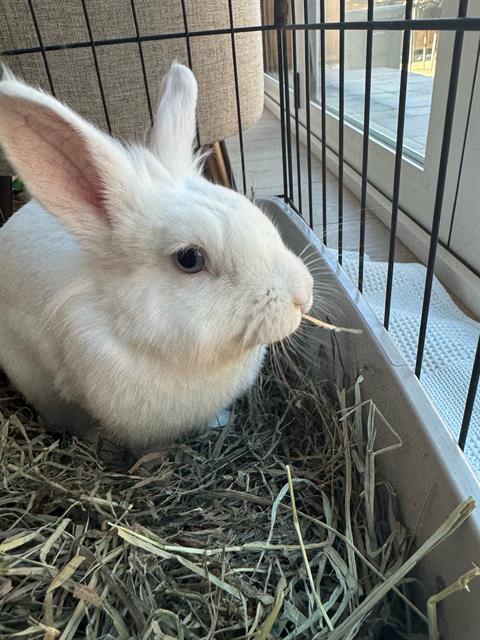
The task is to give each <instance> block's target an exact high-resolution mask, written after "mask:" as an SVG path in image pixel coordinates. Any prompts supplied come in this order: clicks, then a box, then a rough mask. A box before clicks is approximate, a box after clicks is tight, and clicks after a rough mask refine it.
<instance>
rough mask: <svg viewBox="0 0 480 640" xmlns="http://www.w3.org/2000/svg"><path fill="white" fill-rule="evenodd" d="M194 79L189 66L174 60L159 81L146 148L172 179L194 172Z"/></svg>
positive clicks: (195, 95)
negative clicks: (158, 98) (153, 117)
mask: <svg viewBox="0 0 480 640" xmlns="http://www.w3.org/2000/svg"><path fill="white" fill-rule="evenodd" d="M196 108H197V81H196V80H195V76H194V75H193V73H192V72H191V71H190V69H189V68H188V67H185V66H184V65H182V64H178V63H175V62H174V63H173V64H172V66H171V67H170V71H169V72H168V73H167V75H166V76H165V78H164V79H163V83H162V90H161V95H160V103H159V105H158V109H157V113H156V115H155V122H154V125H153V128H152V131H151V134H150V140H149V147H150V150H151V151H152V152H153V153H154V154H155V155H156V156H157V158H158V159H159V160H160V162H161V163H162V164H163V165H164V167H165V168H166V169H168V171H169V172H170V174H171V175H172V176H173V177H174V178H184V177H186V176H188V175H192V174H193V173H195V172H196V169H195V161H194V153H193V144H194V140H195V134H196V118H195V112H196Z"/></svg>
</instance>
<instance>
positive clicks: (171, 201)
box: [0, 64, 312, 448]
mask: <svg viewBox="0 0 480 640" xmlns="http://www.w3.org/2000/svg"><path fill="white" fill-rule="evenodd" d="M196 93H197V87H196V81H195V78H194V76H193V74H192V73H191V72H190V71H189V70H188V69H187V68H186V67H183V66H181V65H178V64H174V65H172V68H171V70H170V71H169V73H168V75H167V76H166V79H165V81H164V84H163V91H162V96H161V101H160V105H159V108H158V113H157V116H156V119H155V125H154V127H153V130H152V132H151V135H150V139H149V147H148V148H147V147H140V146H130V147H126V146H123V145H121V144H120V143H119V142H117V141H115V140H113V139H112V138H111V137H109V136H107V135H106V134H104V133H102V132H100V131H99V130H98V129H96V128H95V127H94V126H93V125H91V124H90V123H87V122H86V121H85V120H83V119H82V118H80V116H78V115H76V114H75V113H73V112H72V111H71V110H70V109H68V108H67V107H66V106H64V105H62V104H61V103H59V102H58V101H57V100H55V99H54V98H52V97H51V96H48V95H47V94H45V93H43V92H41V91H38V90H36V89H33V88H31V87H29V86H27V85H25V84H23V83H22V82H20V81H18V80H16V79H15V78H14V77H13V76H11V75H10V74H5V75H4V80H3V81H2V82H0V142H1V143H2V146H3V148H4V150H5V152H6V155H7V157H8V158H9V159H10V161H11V163H12V164H13V166H14V167H16V169H17V171H18V173H19V175H20V176H21V177H22V178H23V180H24V181H25V183H26V185H27V186H28V188H29V190H30V192H31V193H32V195H33V197H34V198H35V200H33V201H31V202H30V203H29V204H27V205H25V206H24V207H22V209H21V210H20V211H18V212H17V213H16V214H15V215H14V216H13V217H12V218H11V219H10V220H9V221H8V222H7V223H6V224H5V226H4V227H3V228H2V229H1V230H0V367H2V368H3V369H4V370H5V371H6V373H7V375H8V376H9V378H10V379H11V381H12V383H13V384H14V385H16V386H17V388H18V389H19V390H20V391H22V392H23V394H24V395H25V397H26V399H27V400H28V401H30V402H31V403H32V404H33V405H34V406H36V407H37V409H38V410H39V411H40V413H41V414H43V416H44V417H45V419H46V420H47V421H48V422H51V423H52V424H54V425H55V426H59V424H60V423H61V422H62V421H70V422H71V424H70V427H71V428H72V429H73V430H75V428H76V423H78V429H79V430H80V431H81V430H82V429H83V428H84V427H85V424H86V423H87V422H88V421H89V420H90V417H92V418H93V419H95V421H97V422H98V423H99V424H100V425H101V426H102V428H103V429H105V430H106V432H107V433H108V434H109V435H110V437H111V438H112V439H114V440H116V441H118V442H121V443H125V444H127V445H130V446H132V447H136V448H139V447H140V448H141V447H144V446H151V445H154V444H155V443H156V442H158V441H159V440H162V439H164V438H166V437H172V436H175V435H178V434H180V433H182V432H185V431H186V430H188V429H191V428H192V427H195V426H200V425H203V424H204V423H206V421H207V420H208V419H210V418H212V417H213V416H214V415H215V414H216V413H217V412H218V411H219V410H221V409H222V408H224V407H225V406H228V405H229V404H230V403H231V402H232V400H233V399H234V398H235V397H237V396H238V395H239V394H240V393H242V392H243V391H244V390H245V389H246V388H247V387H248V386H249V385H250V384H251V383H252V382H253V380H254V379H255V376H256V374H257V372H258V369H259V367H260V365H261V362H262V357H263V352H264V345H267V344H269V343H272V342H274V341H276V340H279V339H282V338H283V337H285V336H286V335H288V334H290V333H291V332H292V331H294V330H295V329H296V328H297V326H298V325H299V322H300V319H301V313H302V312H305V311H306V310H307V309H308V308H309V307H310V305H311V299H312V278H311V276H310V274H309V272H308V270H307V269H306V267H305V266H304V264H303V263H302V261H301V260H300V259H299V258H297V257H296V256H295V255H293V254H292V253H291V252H290V251H289V250H288V249H287V248H286V247H285V245H284V244H283V242H282V240H281V239H280V236H279V234H278V232H277V231H276V229H275V228H274V226H273V225H272V224H271V222H270V221H269V220H268V219H267V217H266V216H265V215H264V214H263V213H262V212H261V211H260V210H259V209H258V208H257V207H255V206H254V205H253V204H252V203H251V202H249V201H248V200H247V199H246V198H245V197H243V196H241V195H239V194H238V193H235V192H234V191H231V190H229V189H225V188H222V187H220V186H217V185H214V184H212V183H210V182H208V181H207V180H205V179H204V178H202V177H201V175H200V170H199V166H200V163H199V161H198V159H196V157H195V155H194V154H193V151H192V148H193V142H194V136H195V106H196ZM39 203H41V204H39ZM190 246H195V247H201V248H202V250H203V251H204V252H205V255H206V259H207V270H204V271H201V272H200V273H197V274H191V275H189V274H186V273H184V272H182V271H180V270H179V269H178V267H177V266H176V265H175V262H174V259H173V257H172V256H173V254H174V253H175V252H176V251H177V250H179V249H182V248H185V247H190Z"/></svg>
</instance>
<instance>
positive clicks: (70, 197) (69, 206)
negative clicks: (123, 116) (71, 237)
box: [0, 73, 129, 228]
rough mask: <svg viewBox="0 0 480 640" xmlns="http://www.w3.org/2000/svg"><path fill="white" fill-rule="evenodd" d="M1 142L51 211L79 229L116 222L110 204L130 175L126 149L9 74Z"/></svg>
mask: <svg viewBox="0 0 480 640" xmlns="http://www.w3.org/2000/svg"><path fill="white" fill-rule="evenodd" d="M0 144H1V145H2V146H3V148H4V150H5V153H6V156H7V158H8V159H9V160H10V162H11V163H12V165H13V166H14V167H15V169H16V171H18V174H19V175H20V177H21V178H22V180H23V181H24V182H25V184H26V186H27V188H28V190H29V191H30V193H31V194H32V195H33V196H34V197H35V198H36V199H37V200H38V201H39V202H40V203H41V204H42V205H43V206H44V207H45V208H46V209H47V210H48V211H50V213H53V214H55V215H57V216H58V217H60V218H62V219H64V220H65V222H66V223H67V224H71V225H72V226H73V227H76V228H78V227H82V226H84V225H86V226H87V227H89V228H91V226H92V223H93V224H96V225H97V226H98V224H102V225H108V224H109V223H110V222H111V218H110V215H109V211H111V210H112V207H111V206H109V204H114V203H115V204H116V200H117V199H118V198H117V196H118V194H119V191H120V190H121V189H122V186H121V185H122V183H124V182H125V172H127V174H128V165H129V162H128V158H127V154H126V152H125V150H124V149H123V148H122V147H121V146H120V145H119V144H117V143H116V142H115V141H114V140H113V139H112V138H110V137H109V136H107V135H105V134H103V133H102V132H101V131H99V130H98V129H96V128H95V127H94V126H93V125H91V124H90V123H88V122H86V121H85V120H83V119H82V118H81V117H80V116H78V115H77V114H75V113H74V112H73V111H71V110H70V109H68V108H67V107H65V106H64V105H63V104H61V103H60V102H58V101H57V100H55V98H52V97H51V96H49V95H47V94H45V93H43V92H42V91H38V90H36V89H33V88H32V87H29V86H28V85H25V84H24V83H22V82H20V81H18V80H16V79H15V78H14V77H13V76H12V75H11V74H10V73H5V74H4V79H3V80H2V81H1V82H0ZM122 176H123V179H122Z"/></svg>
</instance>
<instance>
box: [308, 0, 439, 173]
mask: <svg viewBox="0 0 480 640" xmlns="http://www.w3.org/2000/svg"><path fill="white" fill-rule="evenodd" d="M443 3H444V0H416V1H415V2H414V10H413V17H414V18H422V19H424V18H425V19H426V18H437V17H440V15H441V11H442V5H443ZM367 7H368V2H367V0H346V2H345V18H346V20H347V21H349V22H350V21H352V22H354V21H357V22H358V21H363V20H366V19H367ZM317 17H318V14H317ZM404 17H405V0H376V1H375V5H374V19H375V20H402V19H403V18H404ZM326 19H327V20H328V21H337V20H339V3H338V2H337V0H335V1H333V0H328V2H327V3H326ZM317 39H318V35H317ZM411 40H412V42H411V47H410V65H409V77H408V92H407V106H406V114H405V138H404V154H405V155H410V156H412V157H414V158H415V159H416V160H418V161H420V162H422V161H423V159H424V157H425V149H426V142H427V133H428V122H429V119H430V109H431V103H432V90H433V79H434V76H435V68H436V57H437V49H438V32H436V31H415V32H413V33H412V38H411ZM338 42H339V35H338V32H337V31H333V32H327V35H326V52H325V63H326V78H327V93H326V95H327V107H328V109H329V110H330V111H332V112H334V113H335V112H337V111H338V72H339V53H338ZM366 44H367V34H366V32H365V31H354V30H350V31H348V30H347V31H346V32H345V119H346V121H347V122H349V123H351V124H354V125H357V126H359V127H360V128H362V127H363V115H364V98H365V58H366ZM402 44H403V32H402V31H387V30H385V31H382V30H375V31H374V33H373V48H372V84H371V107H370V132H371V135H372V136H373V137H376V138H378V139H380V140H381V141H382V142H384V143H386V144H388V145H390V146H394V145H395V142H396V132H397V121H398V98H399V89H400V65H401V56H402ZM320 64H321V62H320V56H319V48H318V45H317V44H316V56H315V65H314V69H313V73H314V75H315V76H316V77H317V78H319V77H320ZM318 89H319V87H318V81H317V83H316V91H315V92H314V99H315V100H316V101H317V102H319V101H320V92H319V90H318Z"/></svg>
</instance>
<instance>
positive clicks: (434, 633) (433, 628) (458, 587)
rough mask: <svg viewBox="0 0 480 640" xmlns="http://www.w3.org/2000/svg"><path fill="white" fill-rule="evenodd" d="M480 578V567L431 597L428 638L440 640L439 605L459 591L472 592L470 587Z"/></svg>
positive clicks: (428, 611)
mask: <svg viewBox="0 0 480 640" xmlns="http://www.w3.org/2000/svg"><path fill="white" fill-rule="evenodd" d="M478 577H480V567H476V566H475V567H473V569H470V571H467V572H466V573H464V574H463V575H462V576H460V578H458V580H456V581H455V582H454V583H452V584H451V585H449V586H448V587H446V588H445V589H442V591H440V592H439V593H437V594H435V595H433V596H430V598H429V599H428V602H427V615H428V637H429V640H440V632H439V630H438V620H437V605H438V604H440V602H442V600H445V598H448V596H450V595H451V594H452V593H456V592H457V591H463V590H466V591H470V589H469V588H468V585H469V584H470V582H471V581H472V580H474V579H475V578H478Z"/></svg>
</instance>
